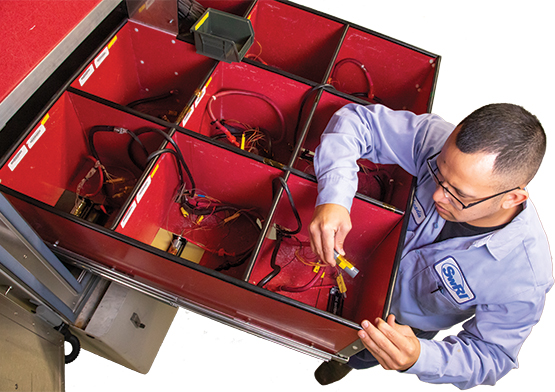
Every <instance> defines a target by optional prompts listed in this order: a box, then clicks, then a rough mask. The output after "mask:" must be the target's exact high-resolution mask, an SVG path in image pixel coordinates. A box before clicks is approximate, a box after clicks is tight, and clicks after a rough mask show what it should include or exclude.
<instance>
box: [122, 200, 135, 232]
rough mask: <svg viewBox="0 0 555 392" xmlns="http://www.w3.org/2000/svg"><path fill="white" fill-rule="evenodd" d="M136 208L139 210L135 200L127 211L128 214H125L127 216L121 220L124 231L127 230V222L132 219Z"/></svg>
mask: <svg viewBox="0 0 555 392" xmlns="http://www.w3.org/2000/svg"><path fill="white" fill-rule="evenodd" d="M135 208H137V203H135V200H133V203H131V206H130V207H129V209H128V210H127V214H125V216H124V217H123V219H122V220H121V228H122V229H123V228H125V225H126V224H127V221H128V220H129V218H131V215H132V214H133V211H135Z"/></svg>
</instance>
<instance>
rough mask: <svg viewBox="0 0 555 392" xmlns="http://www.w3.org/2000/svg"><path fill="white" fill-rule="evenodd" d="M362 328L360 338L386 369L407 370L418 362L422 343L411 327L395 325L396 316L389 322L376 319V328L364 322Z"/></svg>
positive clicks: (392, 316) (390, 317)
mask: <svg viewBox="0 0 555 392" xmlns="http://www.w3.org/2000/svg"><path fill="white" fill-rule="evenodd" d="M362 328H363V330H361V331H359V332H358V337H359V338H360V340H361V341H362V343H364V346H365V347H366V348H367V349H368V351H370V352H371V353H372V355H374V357H375V358H376V359H377V360H378V362H379V363H380V365H382V367H383V368H384V369H386V370H407V369H409V368H410V367H412V365H414V364H415V363H416V361H417V360H418V357H419V356H420V341H419V340H418V338H417V337H416V335H415V334H414V332H413V331H412V329H411V328H410V327H408V326H406V325H399V324H397V323H395V316H394V315H392V314H391V315H389V316H388V317H387V322H385V321H384V320H382V319H380V318H379V319H376V326H374V325H372V324H371V323H370V322H368V321H367V320H364V321H363V322H362Z"/></svg>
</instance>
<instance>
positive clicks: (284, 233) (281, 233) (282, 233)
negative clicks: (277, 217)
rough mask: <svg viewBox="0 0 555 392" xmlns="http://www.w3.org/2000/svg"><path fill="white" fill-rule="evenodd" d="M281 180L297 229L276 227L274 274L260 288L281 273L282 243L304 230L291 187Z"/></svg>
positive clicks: (272, 262)
mask: <svg viewBox="0 0 555 392" xmlns="http://www.w3.org/2000/svg"><path fill="white" fill-rule="evenodd" d="M277 179H278V180H279V183H280V185H281V186H282V188H283V190H284V191H285V193H286V194H287V198H288V199H289V204H290V205H291V209H292V210H293V215H295V219H296V220H297V228H296V229H295V230H289V229H286V228H283V227H279V226H276V244H275V246H274V250H273V252H272V257H271V259H270V266H271V267H272V272H270V273H269V274H268V275H266V276H265V277H264V278H262V280H261V281H260V282H258V284H257V286H258V287H264V286H265V285H266V284H267V283H268V282H270V281H271V280H272V279H274V278H275V277H276V276H277V275H278V274H279V273H280V272H281V267H280V266H279V265H277V264H276V259H277V255H278V252H279V248H280V247H281V242H282V241H283V239H284V238H286V237H291V236H293V235H295V234H297V233H299V232H300V231H301V229H302V222H301V217H300V216H299V212H298V211H297V207H296V206H295V202H294V201H293V196H292V195H291V191H290V190H289V186H288V185H287V183H286V182H285V180H284V179H283V178H281V177H278V178H277Z"/></svg>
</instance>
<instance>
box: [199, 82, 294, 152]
mask: <svg viewBox="0 0 555 392" xmlns="http://www.w3.org/2000/svg"><path fill="white" fill-rule="evenodd" d="M228 95H245V96H247V97H254V98H258V99H261V100H263V101H264V102H266V103H267V104H268V105H270V106H271V107H272V108H273V109H274V111H275V112H276V114H277V116H278V117H279V121H280V122H281V134H280V135H279V138H278V139H277V140H276V141H275V143H280V142H281V141H282V140H283V138H284V137H285V134H286V128H285V118H284V117H283V113H282V112H281V110H280V109H279V108H278V107H277V105H276V104H275V103H274V102H273V101H272V100H271V99H270V98H268V97H267V96H265V95H264V94H260V93H257V92H254V91H244V90H224V91H220V92H218V93H216V94H214V95H213V96H212V99H211V100H209V101H208V105H207V106H206V110H207V111H208V115H209V116H210V119H211V120H212V121H213V122H214V123H215V124H216V127H217V128H218V129H219V130H221V131H222V132H224V133H225V134H226V136H227V138H228V139H229V141H230V142H231V143H233V144H234V145H236V146H237V147H239V143H238V142H237V140H236V139H235V137H234V136H233V135H232V134H231V132H229V130H228V129H227V128H226V127H224V126H223V125H222V124H221V123H220V121H219V120H218V119H216V116H214V112H213V111H212V102H213V101H215V100H216V99H217V98H222V97H225V96H228Z"/></svg>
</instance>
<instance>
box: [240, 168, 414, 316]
mask: <svg viewBox="0 0 555 392" xmlns="http://www.w3.org/2000/svg"><path fill="white" fill-rule="evenodd" d="M287 184H288V187H289V189H290V191H291V194H292V196H293V200H294V203H295V206H296V208H297V210H298V213H299V215H300V218H301V222H302V229H301V231H300V232H299V233H298V234H296V235H294V237H293V238H286V239H284V240H283V241H282V243H281V246H280V249H279V253H278V254H277V258H276V264H277V265H278V266H280V267H281V271H280V273H279V274H278V275H277V276H276V277H275V278H274V279H272V280H270V281H269V282H268V283H267V284H266V285H265V286H264V287H265V288H267V289H268V290H270V291H275V292H278V293H280V294H282V295H285V296H287V297H290V298H293V299H295V300H298V301H301V302H303V303H305V304H308V305H310V306H314V307H317V308H319V309H321V310H326V308H327V303H328V295H329V289H330V287H329V286H330V285H335V284H336V283H335V276H336V275H337V271H336V270H335V269H333V268H331V267H326V268H325V272H326V274H325V276H324V278H323V279H321V278H320V279H318V281H317V283H316V284H315V285H314V287H313V288H310V289H307V290H303V291H301V292H288V291H283V290H282V288H283V286H290V287H297V288H299V287H302V286H305V285H306V284H307V283H308V282H310V281H311V280H312V279H313V278H314V276H315V273H314V271H313V267H312V266H307V265H305V264H304V263H303V262H302V261H301V260H300V258H298V257H296V254H297V255H298V254H300V255H301V256H302V258H303V259H304V260H305V261H317V258H316V256H315V255H314V254H313V253H312V251H311V250H310V243H309V234H308V225H309V223H310V221H311V219H312V214H313V212H314V203H315V201H316V196H317V185H316V184H315V183H313V182H310V181H307V180H304V179H302V178H300V177H297V176H295V175H291V176H290V177H289V179H288V181H287ZM274 216H275V218H274V219H273V222H272V223H273V225H279V226H281V227H283V228H287V229H289V230H295V229H296V228H297V222H296V219H295V217H294V214H293V211H292V208H291V206H290V204H289V200H288V198H287V195H286V194H285V192H284V193H283V195H282V197H281V199H280V201H279V204H278V206H277V209H276V213H275V215H274ZM351 219H352V224H353V228H352V230H351V232H350V233H349V235H348V236H347V239H346V242H345V251H346V257H347V259H348V260H349V261H350V262H351V263H352V264H353V265H354V266H355V267H356V268H358V269H359V271H360V272H359V274H358V275H357V276H356V277H354V278H351V277H349V276H348V275H347V274H346V273H345V272H342V276H343V278H344V281H345V284H346V286H347V293H346V294H347V297H346V299H345V300H344V305H343V312H342V317H344V318H346V319H348V320H351V321H354V322H356V323H359V322H360V321H362V319H363V318H370V319H372V318H375V317H381V316H382V312H383V310H384V304H385V299H386V297H387V290H388V285H389V277H390V276H391V275H392V273H393V268H394V262H395V255H396V251H397V246H396V244H397V242H398V241H399V238H400V226H401V223H402V220H403V215H401V214H398V213H394V212H391V211H388V210H385V209H383V208H380V207H376V206H375V205H373V204H370V203H367V202H364V201H362V200H360V199H355V200H354V202H353V207H352V211H351ZM276 242H277V241H276V240H274V239H270V238H266V239H265V240H264V243H263V246H262V249H261V252H260V255H259V257H258V259H257V261H256V264H255V266H254V268H253V271H252V273H251V275H250V278H249V282H251V283H253V284H258V283H259V282H260V281H261V280H262V279H263V278H264V277H266V276H267V275H268V274H269V273H271V272H272V268H271V263H270V260H271V255H272V252H273V251H274V248H275V245H276ZM321 274H322V269H320V271H319V272H318V275H320V276H321ZM318 287H323V288H318ZM361 293H364V297H365V298H364V300H360V297H361Z"/></svg>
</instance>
